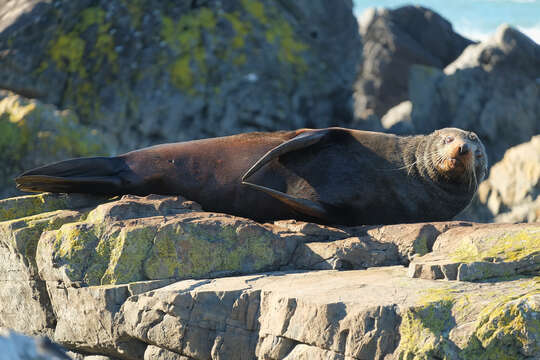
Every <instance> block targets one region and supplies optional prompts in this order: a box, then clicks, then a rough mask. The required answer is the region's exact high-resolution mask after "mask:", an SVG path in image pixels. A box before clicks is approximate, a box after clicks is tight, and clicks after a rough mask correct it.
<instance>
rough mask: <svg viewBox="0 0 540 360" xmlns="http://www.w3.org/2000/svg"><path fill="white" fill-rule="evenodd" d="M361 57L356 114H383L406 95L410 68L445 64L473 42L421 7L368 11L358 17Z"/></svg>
mask: <svg viewBox="0 0 540 360" xmlns="http://www.w3.org/2000/svg"><path fill="white" fill-rule="evenodd" d="M359 24H360V33H361V35H362V40H363V43H364V45H363V57H364V59H363V61H362V66H361V70H360V72H359V75H358V79H357V81H356V84H355V95H354V98H355V116H356V117H357V118H363V119H365V118H368V117H369V116H370V115H373V114H374V115H376V116H378V117H379V118H380V117H382V116H383V115H384V114H385V113H386V112H387V110H388V109H390V108H391V107H393V106H394V105H397V104H399V103H401V102H402V101H405V100H406V99H407V89H408V79H409V68H410V66H411V65H413V64H424V65H429V66H433V67H437V68H440V69H442V68H444V67H445V66H446V65H448V64H449V63H451V62H452V61H454V60H455V59H456V58H457V57H458V56H459V55H460V54H461V52H462V51H463V49H465V47H466V46H467V45H469V44H471V43H472V42H471V41H470V40H468V39H465V38H464V37H462V36H461V35H459V34H457V33H455V32H454V31H453V29H452V25H451V24H450V23H449V22H448V21H447V20H446V19H444V18H443V17H441V16H440V15H439V14H437V13H435V12H433V11H432V10H430V9H427V8H424V7H421V6H403V7H398V8H396V9H392V10H389V9H375V8H371V9H368V10H366V11H365V12H364V13H363V14H362V16H361V18H360V19H359Z"/></svg>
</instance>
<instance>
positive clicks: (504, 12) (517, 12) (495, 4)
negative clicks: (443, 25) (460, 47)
mask: <svg viewBox="0 0 540 360" xmlns="http://www.w3.org/2000/svg"><path fill="white" fill-rule="evenodd" d="M353 1H354V4H355V13H356V14H357V15H360V14H361V13H362V12H363V11H364V10H365V9H367V8H369V7H374V6H375V7H385V8H396V7H399V6H403V5H407V4H414V5H421V6H424V7H427V8H430V9H432V10H435V11H436V12H437V13H439V14H440V15H441V16H443V17H444V18H446V19H447V20H448V21H450V22H451V23H452V25H453V27H454V30H455V31H457V32H458V33H460V34H461V35H463V36H465V37H468V38H469V39H472V40H485V39H486V38H487V37H489V35H491V34H493V33H494V32H495V29H497V27H498V26H499V25H501V24H503V23H506V24H510V25H512V26H514V27H516V28H518V29H519V30H520V31H522V32H523V33H525V34H527V35H528V36H529V37H530V38H532V39H533V40H535V41H536V42H537V43H540V0H431V1H427V0H424V1H422V0H418V1H414V2H406V1H403V0H401V1H400V0H379V1H373V0H371V1H369V0H353Z"/></svg>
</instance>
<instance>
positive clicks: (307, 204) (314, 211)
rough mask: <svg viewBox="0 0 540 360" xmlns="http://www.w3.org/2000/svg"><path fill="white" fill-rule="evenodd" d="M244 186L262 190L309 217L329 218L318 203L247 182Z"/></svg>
mask: <svg viewBox="0 0 540 360" xmlns="http://www.w3.org/2000/svg"><path fill="white" fill-rule="evenodd" d="M242 184H244V185H247V186H249V187H251V188H254V189H257V190H261V191H263V192H265V193H267V194H268V195H270V196H272V197H273V198H275V199H278V200H280V201H281V202H283V203H285V204H287V205H289V206H290V207H291V208H293V209H294V210H296V211H298V212H299V213H302V214H304V215H308V216H311V217H314V218H318V219H322V220H326V219H328V218H329V214H328V212H327V211H326V210H325V208H324V207H323V206H322V205H321V204H319V203H316V202H315V201H311V200H308V199H302V198H298V197H296V196H292V195H289V194H285V193H283V192H281V191H277V190H273V189H270V188H267V187H265V186H261V185H257V184H253V183H249V182H246V181H242Z"/></svg>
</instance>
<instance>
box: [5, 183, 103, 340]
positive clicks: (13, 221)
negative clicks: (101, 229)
mask: <svg viewBox="0 0 540 360" xmlns="http://www.w3.org/2000/svg"><path fill="white" fill-rule="evenodd" d="M102 201H104V199H103V198H100V197H92V196H85V195H69V196H68V195H52V194H40V195H33V196H24V197H19V198H14V199H6V200H1V201H0V207H1V210H0V217H1V218H2V219H3V220H4V221H2V222H0V257H1V258H2V259H4V261H3V262H1V263H0V281H2V284H3V285H2V287H0V302H1V303H2V307H0V326H3V327H9V328H12V329H15V330H17V331H20V332H24V333H26V334H32V335H35V334H42V335H51V331H52V328H53V327H54V323H55V320H54V314H53V311H52V308H51V306H50V302H49V296H48V294H47V290H46V286H45V283H44V281H43V280H42V279H41V278H40V277H39V276H38V268H37V264H36V258H35V254H36V247H37V245H38V241H39V238H40V235H41V233H42V232H43V231H46V230H52V229H57V228H59V227H60V226H61V225H62V224H65V223H68V222H73V221H78V220H79V219H80V218H81V217H83V216H84V209H85V208H87V207H89V206H92V205H95V204H96V203H99V202H102ZM40 212H41V213H40Z"/></svg>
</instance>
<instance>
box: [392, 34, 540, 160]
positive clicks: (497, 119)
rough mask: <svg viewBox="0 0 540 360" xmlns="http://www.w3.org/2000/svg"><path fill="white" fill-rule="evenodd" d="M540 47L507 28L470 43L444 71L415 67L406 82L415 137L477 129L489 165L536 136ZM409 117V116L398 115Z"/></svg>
mask: <svg viewBox="0 0 540 360" xmlns="http://www.w3.org/2000/svg"><path fill="white" fill-rule="evenodd" d="M539 78H540V45H538V44H536V43H535V42H534V41H532V40H531V39H529V38H527V37H526V36H525V35H523V34H522V33H520V32H519V31H518V30H515V29H513V28H511V27H509V26H506V25H504V26H501V27H499V28H498V29H497V32H496V33H495V34H494V35H493V36H492V37H491V38H490V39H488V40H486V41H485V42H482V43H480V44H475V45H470V46H469V47H467V49H466V50H465V51H464V52H463V54H462V55H460V57H459V58H457V59H456V60H455V61H454V62H453V63H451V64H449V65H448V66H447V67H446V68H445V69H444V72H441V71H440V70H439V69H436V68H434V67H428V66H415V67H413V68H412V69H411V76H410V78H409V99H410V101H411V102H412V112H411V115H410V117H411V122H412V125H413V128H414V132H416V133H428V132H431V131H433V130H435V129H437V128H441V127H452V126H453V127H459V128H463V129H469V130H472V131H475V132H476V133H477V134H478V136H480V138H481V139H482V141H483V143H484V145H485V146H486V150H487V153H488V158H489V160H490V161H491V162H492V163H495V162H497V161H499V160H500V159H501V157H502V155H503V154H504V152H505V151H506V150H507V149H508V148H509V147H511V146H514V145H517V144H520V143H523V142H525V141H528V140H529V139H530V137H531V135H533V134H538V133H540V115H539V114H540V102H538V98H540V82H539V81H538V79H539ZM402 117H403V118H407V115H406V114H404V115H402Z"/></svg>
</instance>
